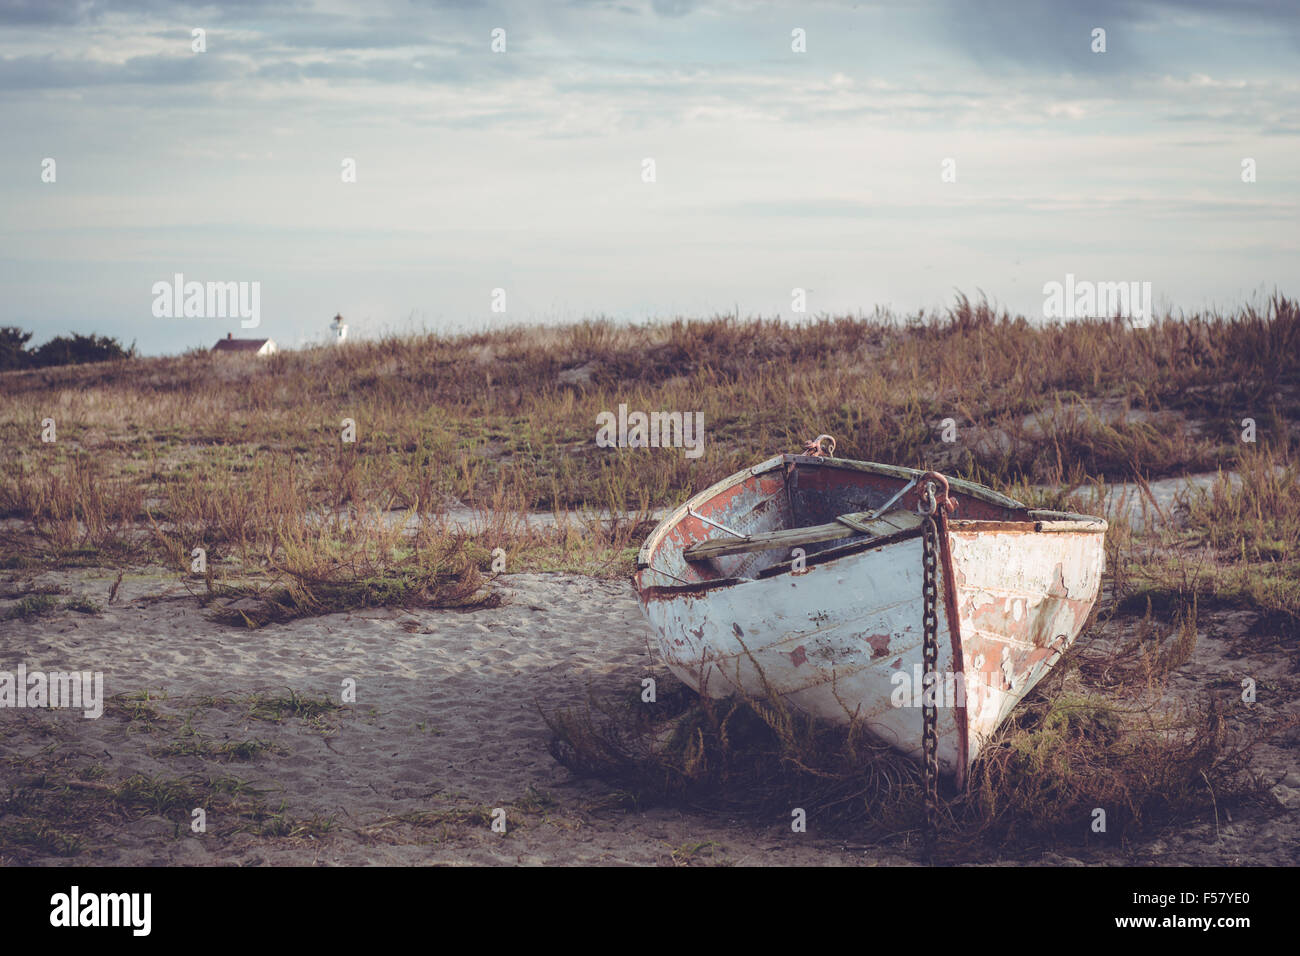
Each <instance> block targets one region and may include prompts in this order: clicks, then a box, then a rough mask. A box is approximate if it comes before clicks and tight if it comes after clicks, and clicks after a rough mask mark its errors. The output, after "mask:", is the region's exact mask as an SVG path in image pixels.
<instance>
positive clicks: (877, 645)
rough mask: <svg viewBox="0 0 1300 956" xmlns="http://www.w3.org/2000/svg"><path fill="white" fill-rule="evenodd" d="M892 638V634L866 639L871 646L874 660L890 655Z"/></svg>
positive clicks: (877, 635) (873, 635)
mask: <svg viewBox="0 0 1300 956" xmlns="http://www.w3.org/2000/svg"><path fill="white" fill-rule="evenodd" d="M891 636H892V635H890V634H872V635H871V636H870V637H868V638H867V639H866V641H867V643H868V644H870V645H871V659H872V660H875V659H876V658H878V657H884V656H885V655H886V654H888V653H889V639H890V637H891Z"/></svg>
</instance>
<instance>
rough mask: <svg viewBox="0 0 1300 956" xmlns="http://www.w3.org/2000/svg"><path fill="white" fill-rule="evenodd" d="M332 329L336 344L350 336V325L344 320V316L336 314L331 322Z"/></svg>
mask: <svg viewBox="0 0 1300 956" xmlns="http://www.w3.org/2000/svg"><path fill="white" fill-rule="evenodd" d="M330 331H331V332H333V333H334V344H335V345H338V344H340V343H341V342H342V341H343V340H344V339H346V338H347V337H348V325H347V323H346V322H344V321H343V316H341V315H336V316H334V321H333V322H331V323H330Z"/></svg>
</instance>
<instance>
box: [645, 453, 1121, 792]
mask: <svg viewBox="0 0 1300 956" xmlns="http://www.w3.org/2000/svg"><path fill="white" fill-rule="evenodd" d="M833 450H834V449H833V446H832V449H831V451H832V453H833ZM808 451H810V452H812V453H811V454H803V455H779V456H776V457H773V458H769V459H768V460H766V461H763V462H760V463H759V464H757V465H755V466H754V467H752V468H748V469H746V470H744V471H741V472H738V473H737V474H734V475H732V476H731V477H730V478H727V479H725V480H723V481H720V482H718V483H717V484H716V485H714V486H713V487H711V488H708V489H706V490H705V491H702V492H700V493H699V494H697V495H695V496H694V497H693V498H691V499H690V500H689V501H687V502H686V503H685V504H683V505H682V506H681V507H679V508H677V510H675V511H674V512H672V513H671V514H670V515H668V516H667V517H666V518H665V519H664V520H663V521H662V522H661V523H660V524H659V526H658V527H657V528H655V530H654V531H653V532H652V533H651V535H650V537H649V538H648V539H647V540H646V542H645V545H644V546H643V547H642V548H641V551H640V554H639V556H638V559H637V563H638V571H637V573H636V576H635V579H634V580H635V583H636V587H637V592H638V595H639V598H640V602H641V606H642V608H643V610H644V611H645V614H646V616H647V617H648V618H649V620H650V622H651V624H652V625H653V627H654V629H655V632H656V634H657V637H658V643H659V648H660V650H661V651H662V653H663V656H664V659H665V661H666V663H667V665H668V667H669V668H670V669H671V670H672V671H673V672H674V673H675V674H677V675H678V676H679V677H680V678H681V679H682V680H684V681H685V682H686V683H687V684H689V685H690V686H691V687H693V688H695V690H696V691H698V692H699V693H700V694H705V695H709V696H712V697H725V696H728V695H730V694H733V693H736V692H737V691H739V692H742V693H744V694H746V695H748V696H751V697H763V696H766V695H768V694H769V693H775V694H779V695H781V696H782V697H784V699H785V700H786V701H787V702H789V703H790V704H792V705H794V706H795V707H797V708H799V709H802V710H804V711H807V712H808V713H811V714H813V715H816V716H818V717H821V718H826V719H829V720H834V721H840V722H848V721H850V720H852V719H855V718H857V719H860V720H862V721H864V722H865V725H866V726H867V728H868V729H870V730H871V731H872V732H874V733H875V734H876V735H877V736H879V737H881V738H883V739H884V740H886V741H888V742H889V743H890V744H891V745H892V746H894V747H896V748H897V749H899V750H901V751H903V752H904V753H907V754H911V755H913V756H914V757H915V758H917V759H918V760H919V759H921V756H922V729H923V725H922V701H923V696H924V695H925V694H930V695H931V698H932V700H933V702H934V704H935V705H936V709H937V725H936V729H937V734H938V763H939V770H940V772H941V773H947V774H951V775H954V776H955V777H956V778H957V781H958V785H959V786H960V785H962V784H964V780H965V776H966V771H967V769H968V767H969V766H970V763H971V761H972V760H974V758H975V756H976V755H977V754H978V753H979V751H980V747H981V746H982V745H983V744H984V742H985V741H986V740H987V739H988V738H989V736H990V735H991V734H992V733H993V731H994V730H995V729H996V728H997V727H998V725H999V724H1000V723H1001V722H1002V721H1003V720H1004V719H1005V718H1006V717H1007V715H1008V714H1009V713H1010V712H1011V709H1012V708H1013V707H1014V706H1015V705H1016V703H1017V702H1018V701H1019V700H1020V699H1021V698H1022V697H1024V695H1025V694H1026V693H1027V692H1028V691H1029V689H1030V688H1031V687H1033V686H1034V685H1035V684H1036V683H1037V682H1038V681H1039V680H1040V679H1042V677H1043V675H1044V674H1046V673H1047V671H1048V670H1049V669H1050V668H1051V667H1052V665H1053V664H1055V663H1056V662H1057V660H1059V659H1060V656H1061V654H1062V653H1063V652H1064V651H1065V649H1066V648H1067V647H1069V645H1070V644H1071V643H1072V642H1073V641H1074V639H1075V638H1076V637H1077V636H1078V634H1079V631H1080V630H1081V629H1082V628H1083V626H1084V622H1085V621H1086V619H1087V617H1088V614H1089V612H1090V611H1091V609H1092V606H1093V604H1094V602H1095V601H1096V599H1097V594H1098V590H1099V588H1100V583H1101V574H1102V570H1103V564H1104V559H1105V549H1104V536H1105V532H1106V522H1105V521H1104V520H1102V519H1101V518H1095V517H1092V516H1089V515H1077V514H1067V513H1064V512H1055V511H1037V510H1033V509H1030V508H1028V507H1026V506H1025V505H1024V504H1022V503H1021V502H1019V501H1016V500H1014V499H1012V498H1008V497H1006V496H1004V495H1000V494H998V493H996V492H994V491H992V490H991V489H989V488H985V487H984V486H982V485H978V484H974V483H972V482H965V481H959V480H955V479H953V480H945V479H944V478H943V477H942V476H938V475H935V474H934V473H933V472H931V473H924V474H923V473H922V472H918V471H915V470H913V469H910V468H899V467H895V466H891V465H880V464H874V463H871V462H862V461H851V460H848V459H840V458H833V457H823V456H822V455H821V446H820V445H819V444H818V445H814V443H811V442H810V443H809V446H808ZM922 479H925V480H924V481H922ZM936 485H942V486H943V487H942V488H941V489H940V491H939V493H940V495H941V496H942V495H944V494H945V493H946V495H947V497H948V499H949V501H950V502H951V503H952V504H954V505H955V511H954V512H953V513H952V514H951V515H941V516H940V518H941V520H939V521H938V522H937V524H938V525H939V527H940V528H942V534H940V535H936V536H935V538H932V540H937V541H938V545H939V547H938V557H939V558H940V559H941V560H939V561H937V562H936V564H937V571H938V573H937V579H938V580H937V583H938V591H939V599H938V600H937V601H932V604H933V605H937V606H936V611H937V629H936V636H937V644H938V647H937V650H938V655H937V664H936V665H935V670H936V678H934V682H933V683H929V682H928V681H926V680H923V676H922V675H923V670H922V664H923V661H922V653H923V637H924V630H923V623H922V616H923V614H924V610H925V603H924V599H923V595H922V587H923V582H924V572H923V567H922V558H923V542H922V521H923V519H922V517H921V516H920V515H919V514H918V513H917V509H918V506H921V507H925V506H924V504H923V502H924V501H925V495H926V489H927V486H928V487H929V488H930V489H931V490H933V489H934V488H935V487H936ZM940 510H943V509H940Z"/></svg>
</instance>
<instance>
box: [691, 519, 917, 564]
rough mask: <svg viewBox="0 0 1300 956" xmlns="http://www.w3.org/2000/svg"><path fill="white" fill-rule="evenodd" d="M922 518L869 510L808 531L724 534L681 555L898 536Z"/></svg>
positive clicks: (712, 554)
mask: <svg viewBox="0 0 1300 956" xmlns="http://www.w3.org/2000/svg"><path fill="white" fill-rule="evenodd" d="M920 524H921V516H920V515H917V514H913V513H912V512H910V511H891V512H889V513H888V514H886V515H884V516H882V517H879V518H873V517H872V513H871V512H870V511H855V512H852V513H851V514H844V515H840V516H839V517H837V518H836V519H835V520H834V521H831V522H828V523H826V524H818V525H811V526H809V527H807V528H788V529H785V530H782V531H764V532H760V533H758V534H751V535H750V536H749V537H748V538H737V537H733V536H732V535H724V536H723V537H721V538H710V539H709V540H708V541H701V542H700V543H699V544H693V545H691V546H690V547H689V548H687V549H686V550H685V551H684V552H683V557H685V558H686V560H687V561H704V560H707V559H709V558H721V557H723V556H724V555H728V554H749V553H751V552H754V551H771V550H775V549H777V548H797V547H801V546H802V545H805V544H818V543H820V542H822V541H834V540H836V539H837V538H847V537H849V536H851V535H853V534H855V533H857V534H865V535H867V536H868V537H871V538H880V537H884V536H885V535H890V534H898V532H900V531H910V530H911V529H913V528H916V527H919V526H920Z"/></svg>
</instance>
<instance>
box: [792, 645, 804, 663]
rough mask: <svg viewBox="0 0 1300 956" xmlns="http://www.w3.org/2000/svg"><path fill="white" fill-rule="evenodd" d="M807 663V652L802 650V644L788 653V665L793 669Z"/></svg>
mask: <svg viewBox="0 0 1300 956" xmlns="http://www.w3.org/2000/svg"><path fill="white" fill-rule="evenodd" d="M807 661H808V652H807V651H806V650H804V646H803V645H802V644H800V645H799V646H798V647H796V648H795V649H794V650H792V651H791V652H790V663H791V664H793V665H794V666H795V667H798V666H799V665H800V664H804V663H807Z"/></svg>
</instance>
